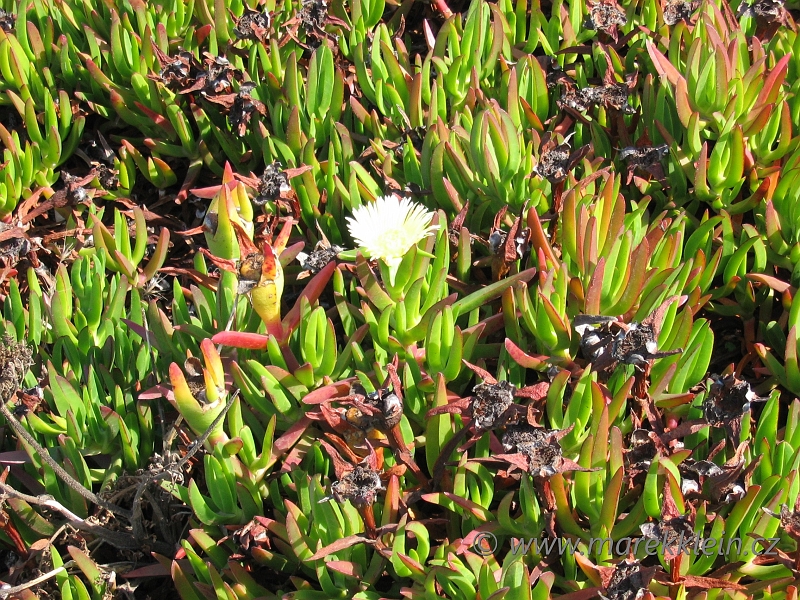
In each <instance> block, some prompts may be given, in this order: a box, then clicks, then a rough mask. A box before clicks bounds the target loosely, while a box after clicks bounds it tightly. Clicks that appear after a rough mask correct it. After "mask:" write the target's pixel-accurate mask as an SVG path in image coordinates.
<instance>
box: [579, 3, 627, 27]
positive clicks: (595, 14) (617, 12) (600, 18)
mask: <svg viewBox="0 0 800 600" xmlns="http://www.w3.org/2000/svg"><path fill="white" fill-rule="evenodd" d="M627 22H628V18H627V17H626V16H625V11H623V10H622V7H621V6H619V4H617V3H616V2H614V0H600V2H597V3H595V4H591V5H590V6H589V16H588V17H587V18H586V21H585V22H584V27H586V28H587V29H596V30H598V31H602V32H604V33H608V34H609V35H611V36H616V29H617V27H622V26H623V25H625V24H627Z"/></svg>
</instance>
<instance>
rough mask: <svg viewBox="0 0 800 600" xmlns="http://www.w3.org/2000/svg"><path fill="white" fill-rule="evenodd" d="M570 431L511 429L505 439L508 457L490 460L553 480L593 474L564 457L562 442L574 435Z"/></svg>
mask: <svg viewBox="0 0 800 600" xmlns="http://www.w3.org/2000/svg"><path fill="white" fill-rule="evenodd" d="M572 429H573V427H572V426H570V427H569V428H568V429H545V428H544V427H534V426H532V425H531V424H530V423H519V424H515V425H511V426H509V427H508V428H507V429H506V433H505V434H504V435H503V441H502V444H503V449H504V450H505V451H506V452H507V453H508V454H495V455H493V456H492V457H491V459H488V460H502V461H505V462H507V463H508V464H510V465H512V469H509V472H511V471H512V470H513V467H516V468H518V469H520V470H521V471H525V472H527V473H530V474H531V475H533V476H534V477H544V478H548V477H552V476H553V475H555V474H556V473H566V472H568V471H593V470H597V469H587V468H584V467H582V466H580V465H579V464H578V463H576V462H575V461H573V460H570V459H568V458H566V457H565V456H564V455H563V450H562V448H561V444H560V443H559V441H560V440H561V439H562V438H563V437H565V436H566V435H568V434H569V433H570V432H571V431H572Z"/></svg>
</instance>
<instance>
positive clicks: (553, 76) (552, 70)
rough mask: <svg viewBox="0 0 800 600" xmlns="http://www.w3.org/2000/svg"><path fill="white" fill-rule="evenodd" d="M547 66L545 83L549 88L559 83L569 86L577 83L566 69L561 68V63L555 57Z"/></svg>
mask: <svg viewBox="0 0 800 600" xmlns="http://www.w3.org/2000/svg"><path fill="white" fill-rule="evenodd" d="M546 67H547V68H546V69H545V83H546V84H547V87H548V89H553V88H554V87H556V86H557V85H559V84H561V85H568V86H574V85H575V80H574V79H573V78H572V77H570V76H569V75H567V74H566V73H565V72H564V69H562V68H561V65H559V64H558V61H557V60H556V59H555V58H551V59H550V60H549V61H548V63H547V65H546Z"/></svg>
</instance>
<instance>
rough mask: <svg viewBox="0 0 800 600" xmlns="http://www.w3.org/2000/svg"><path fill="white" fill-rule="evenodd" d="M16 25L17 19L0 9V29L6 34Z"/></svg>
mask: <svg viewBox="0 0 800 600" xmlns="http://www.w3.org/2000/svg"><path fill="white" fill-rule="evenodd" d="M16 23H17V17H16V16H15V15H13V14H12V13H10V12H6V11H4V10H3V9H2V8H0V29H2V30H3V31H5V32H6V33H12V32H13V31H14V27H15V25H16Z"/></svg>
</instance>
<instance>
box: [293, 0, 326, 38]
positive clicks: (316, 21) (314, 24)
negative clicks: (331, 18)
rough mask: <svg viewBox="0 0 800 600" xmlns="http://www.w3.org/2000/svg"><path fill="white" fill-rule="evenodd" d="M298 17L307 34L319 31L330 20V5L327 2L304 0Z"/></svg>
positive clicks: (322, 0)
mask: <svg viewBox="0 0 800 600" xmlns="http://www.w3.org/2000/svg"><path fill="white" fill-rule="evenodd" d="M298 16H299V17H300V23H301V25H302V27H303V29H304V30H305V32H306V33H310V32H314V31H318V30H320V29H322V28H323V26H324V25H325V22H326V21H327V20H328V3H327V2H326V1H325V0H303V8H302V10H301V11H300V14H299V15H298Z"/></svg>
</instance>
